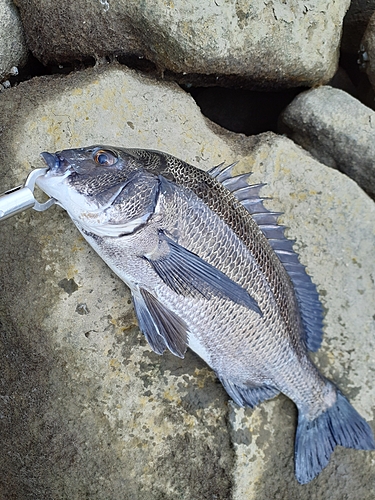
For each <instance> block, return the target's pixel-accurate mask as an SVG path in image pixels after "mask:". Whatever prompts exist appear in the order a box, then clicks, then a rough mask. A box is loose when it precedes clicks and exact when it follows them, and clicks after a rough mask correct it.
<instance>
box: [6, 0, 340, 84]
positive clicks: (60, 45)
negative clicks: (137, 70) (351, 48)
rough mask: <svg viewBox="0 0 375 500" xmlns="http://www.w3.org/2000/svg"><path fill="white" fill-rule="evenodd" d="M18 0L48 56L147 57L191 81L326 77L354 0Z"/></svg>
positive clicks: (34, 44) (34, 42) (34, 47)
mask: <svg viewBox="0 0 375 500" xmlns="http://www.w3.org/2000/svg"><path fill="white" fill-rule="evenodd" d="M16 3H17V5H18V6H19V8H20V11H21V14H22V19H23V23H24V26H25V30H26V34H27V40H28V45H29V47H30V49H31V51H32V52H33V54H34V55H35V56H36V57H37V58H38V59H40V60H41V61H43V63H48V62H57V63H65V62H67V61H75V60H77V59H85V58H90V57H95V58H100V57H105V56H111V55H117V56H122V57H124V56H126V57H128V58H129V57H135V58H138V57H139V58H141V59H143V58H146V59H147V60H149V61H151V62H153V63H154V64H155V65H156V67H157V68H158V70H159V71H160V72H162V73H163V72H164V71H165V70H169V71H172V72H173V73H175V74H179V77H180V78H182V79H183V78H185V80H186V81H190V80H191V79H192V78H194V80H195V81H197V79H196V75H213V77H212V78H211V80H209V81H210V82H211V84H212V83H216V84H217V83H220V84H224V83H225V82H227V83H229V82H231V83H235V82H236V81H237V83H238V80H239V79H240V80H241V81H242V83H243V81H244V80H247V81H249V82H252V84H253V85H257V86H261V87H277V86H294V87H296V86H301V85H306V86H311V85H316V84H318V83H326V82H328V81H329V80H330V78H332V76H333V75H334V73H335V71H336V68H337V61H338V55H339V43H340V37H341V31H342V22H343V18H344V15H345V12H346V10H347V9H348V7H349V4H350V1H349V0H343V1H341V2H331V3H327V2H325V1H324V0H317V1H313V2H312V1H308V2H304V3H298V2H297V3H294V4H288V3H285V2H284V1H282V0H272V1H270V2H264V1H263V0H256V1H252V2H247V1H239V2H221V1H220V2H206V3H205V4H204V6H202V2H201V1H200V0H194V1H189V2H186V1H185V0H175V1H173V2H165V1H163V0H158V1H153V2H139V1H138V0H111V1H109V2H108V1H104V0H100V1H96V2H91V1H90V2H89V1H88V0H77V1H75V2H70V1H67V0H56V1H53V2H52V1H50V0H42V1H40V0H17V1H16ZM133 63H134V61H133ZM183 75H187V76H185V77H183ZM207 78H208V77H207V76H205V77H204V78H203V80H202V81H207ZM198 80H199V79H198Z"/></svg>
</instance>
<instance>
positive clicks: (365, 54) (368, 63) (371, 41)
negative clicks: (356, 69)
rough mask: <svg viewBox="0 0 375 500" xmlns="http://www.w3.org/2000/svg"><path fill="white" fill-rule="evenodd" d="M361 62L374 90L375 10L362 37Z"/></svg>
mask: <svg viewBox="0 0 375 500" xmlns="http://www.w3.org/2000/svg"><path fill="white" fill-rule="evenodd" d="M361 57H362V63H363V67H364V68H365V69H366V73H367V76H368V77H369V80H370V82H371V85H372V88H373V89H374V91H375V12H374V14H373V15H372V16H371V18H370V21H369V23H368V25H367V29H366V31H365V34H364V36H363V39H362V55H361Z"/></svg>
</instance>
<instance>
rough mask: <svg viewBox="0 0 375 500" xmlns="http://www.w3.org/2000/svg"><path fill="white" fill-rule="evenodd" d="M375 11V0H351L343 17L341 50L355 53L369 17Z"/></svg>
mask: <svg viewBox="0 0 375 500" xmlns="http://www.w3.org/2000/svg"><path fill="white" fill-rule="evenodd" d="M374 12H375V0H352V1H351V2H350V7H349V9H348V12H347V13H346V15H345V17H344V25H343V35H342V40H341V50H343V51H344V52H348V53H353V54H357V53H358V51H359V46H360V44H361V40H362V37H363V34H364V32H365V31H366V27H367V24H368V22H369V20H370V17H371V16H372V14H373V13H374Z"/></svg>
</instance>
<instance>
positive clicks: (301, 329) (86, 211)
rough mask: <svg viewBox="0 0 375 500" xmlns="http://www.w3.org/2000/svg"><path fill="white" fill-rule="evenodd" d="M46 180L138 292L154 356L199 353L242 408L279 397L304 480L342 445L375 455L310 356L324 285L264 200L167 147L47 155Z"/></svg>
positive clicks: (368, 435) (365, 428) (228, 174)
mask: <svg viewBox="0 0 375 500" xmlns="http://www.w3.org/2000/svg"><path fill="white" fill-rule="evenodd" d="M43 157H44V159H45V160H46V163H47V165H48V166H49V170H48V171H47V172H46V173H45V174H44V175H43V176H41V177H39V178H38V180H37V183H38V185H39V186H40V187H41V189H43V190H44V191H45V192H46V193H47V194H48V195H49V196H51V197H52V198H54V199H55V200H56V203H57V204H59V205H61V206H62V207H63V208H65V210H67V212H68V213H69V215H70V216H71V218H72V220H73V221H74V223H75V224H76V226H77V228H78V229H79V230H80V231H81V233H82V234H83V236H84V237H85V239H86V240H87V241H88V242H89V244H90V245H91V246H92V247H93V248H94V249H95V250H96V251H97V252H98V254H99V255H100V256H101V257H102V258H103V259H104V260H105V261H106V262H107V264H108V265H109V266H110V267H111V269H112V270H113V271H114V272H115V273H116V274H117V275H118V276H119V277H120V278H121V279H123V280H124V282H125V283H126V284H127V285H128V286H129V287H130V289H131V292H132V297H133V301H134V307H135V311H136V314H137V317H138V321H139V326H140V329H141V330H142V331H143V333H144V334H145V337H146V339H147V341H148V342H149V344H150V346H151V348H152V349H153V350H154V351H155V352H156V353H157V354H162V353H163V352H164V351H165V350H166V349H169V350H170V351H171V352H172V353H173V354H175V355H176V356H179V357H181V358H182V357H184V354H185V352H186V349H187V347H188V346H189V347H191V348H192V349H193V350H195V352H197V354H198V355H200V356H201V357H202V358H203V359H204V360H205V361H206V362H207V363H208V364H209V366H211V367H212V368H213V370H214V371H215V372H216V374H217V376H218V378H219V379H220V381H221V383H222V384H223V386H224V388H225V389H226V391H227V392H228V394H229V395H230V396H231V397H232V398H233V400H234V401H235V402H236V403H237V404H239V405H241V406H250V407H254V406H255V405H257V404H259V403H260V402H262V401H264V400H267V399H270V398H272V397H274V396H276V395H277V394H279V393H280V392H282V393H284V394H285V395H286V396H288V397H290V398H291V399H292V400H293V401H294V403H295V404H296V405H297V408H298V425H297V431H296V439H295V473H296V477H297V480H298V481H299V482H300V483H302V484H304V483H307V482H308V481H310V480H312V479H313V478H314V477H315V476H316V475H317V474H319V472H320V471H321V470H322V469H323V468H324V467H325V466H326V465H327V464H328V461H329V457H330V455H331V453H332V451H333V449H334V447H335V446H336V445H341V446H346V447H349V448H358V449H374V448H375V442H374V438H373V435H372V431H371V429H370V427H369V425H368V424H367V422H365V420H364V419H363V418H362V417H361V416H360V415H359V414H358V413H357V412H356V410H355V409H354V408H353V407H352V406H351V405H350V403H349V402H348V400H347V399H346V398H345V397H344V396H343V395H342V394H341V392H340V391H339V389H338V388H336V387H335V385H334V384H333V383H331V382H330V381H328V380H327V379H326V378H325V377H323V376H322V375H321V374H320V373H319V371H318V370H317V368H316V367H315V366H314V364H313V363H312V361H311V360H310V357H309V354H308V350H316V349H318V347H319V345H320V343H321V338H322V307H321V304H320V302H319V298H318V294H317V291H316V287H315V285H314V284H313V283H312V280H311V278H310V277H309V276H308V275H307V273H306V271H305V267H304V266H303V265H302V264H301V263H300V262H299V259H298V256H297V254H296V253H295V252H294V250H293V242H292V241H289V240H287V239H286V238H285V236H284V228H282V227H279V226H278V225H277V218H278V215H279V214H278V213H276V212H270V211H268V210H267V209H266V208H265V207H264V205H263V200H262V198H261V197H260V195H259V193H260V190H261V188H262V186H263V185H262V184H257V185H253V186H251V185H248V184H247V178H246V177H245V176H244V175H241V176H233V173H232V172H233V165H230V166H228V167H225V166H224V165H219V166H217V167H214V168H213V169H212V170H211V171H210V172H209V173H206V172H203V171H201V170H199V169H197V168H195V167H193V166H191V165H189V164H187V163H186V162H183V161H181V160H179V159H177V158H175V157H173V156H171V155H168V154H165V153H161V152H158V151H150V150H139V149H124V148H112V147H107V146H90V147H88V148H79V149H75V150H65V151H61V152H58V153H56V154H54V155H53V154H50V153H43Z"/></svg>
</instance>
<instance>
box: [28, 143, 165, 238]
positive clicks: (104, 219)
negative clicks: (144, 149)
mask: <svg viewBox="0 0 375 500" xmlns="http://www.w3.org/2000/svg"><path fill="white" fill-rule="evenodd" d="M41 156H42V158H43V160H44V161H45V163H46V164H47V166H48V171H47V172H46V173H45V175H43V176H40V177H39V178H38V179H37V185H38V186H39V187H40V189H42V190H43V191H44V192H45V193H46V194H47V195H49V196H50V197H51V198H53V199H55V200H56V204H58V205H60V206H62V207H63V208H64V209H65V210H66V211H67V212H68V213H69V215H70V217H71V218H72V219H73V221H74V222H75V224H76V225H77V226H78V227H79V229H84V230H85V231H89V232H91V233H94V234H96V235H100V236H119V235H121V234H127V233H130V232H133V231H134V229H135V228H136V227H139V225H140V224H144V223H145V222H146V221H147V219H148V217H149V216H150V215H151V214H152V213H153V211H154V208H155V198H156V195H157V188H158V179H157V176H155V175H154V174H152V173H150V172H148V171H147V170H146V169H145V168H144V164H143V163H142V160H140V159H138V158H136V157H135V156H134V155H132V154H131V152H128V151H127V150H123V149H116V148H112V147H107V146H89V147H86V148H77V149H66V150H63V151H58V152H56V153H48V152H43V153H41Z"/></svg>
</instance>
